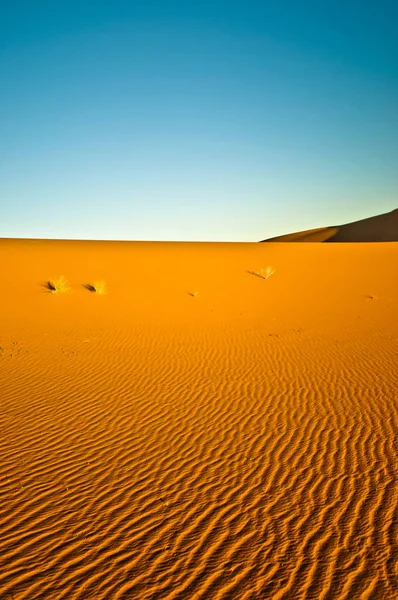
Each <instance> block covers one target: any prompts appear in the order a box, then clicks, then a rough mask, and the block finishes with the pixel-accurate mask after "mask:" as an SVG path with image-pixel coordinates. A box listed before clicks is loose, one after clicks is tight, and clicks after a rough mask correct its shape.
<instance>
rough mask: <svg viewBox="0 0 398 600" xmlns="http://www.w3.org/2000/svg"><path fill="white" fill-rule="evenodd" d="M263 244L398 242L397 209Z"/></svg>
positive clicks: (289, 234)
mask: <svg viewBox="0 0 398 600" xmlns="http://www.w3.org/2000/svg"><path fill="white" fill-rule="evenodd" d="M263 241H265V242H398V208H396V209H395V210H393V211H391V212H389V213H384V214H382V215H376V216H375V217H369V218H367V219H361V220H360V221H354V222H353V223H346V224H345V225H333V226H332V227H320V228H319V229H308V230H307V231H299V232H297V233H288V234H287V235H280V236H278V237H274V238H270V239H268V240H263Z"/></svg>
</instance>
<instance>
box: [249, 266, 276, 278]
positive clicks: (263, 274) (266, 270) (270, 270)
mask: <svg viewBox="0 0 398 600" xmlns="http://www.w3.org/2000/svg"><path fill="white" fill-rule="evenodd" d="M248 273H250V275H256V277H260V278H261V279H269V277H271V275H273V274H274V273H275V269H274V267H271V266H268V267H263V268H262V269H259V270H258V271H248Z"/></svg>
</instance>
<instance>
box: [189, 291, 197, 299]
mask: <svg viewBox="0 0 398 600" xmlns="http://www.w3.org/2000/svg"><path fill="white" fill-rule="evenodd" d="M188 294H189V295H190V296H192V298H197V296H198V294H199V292H188Z"/></svg>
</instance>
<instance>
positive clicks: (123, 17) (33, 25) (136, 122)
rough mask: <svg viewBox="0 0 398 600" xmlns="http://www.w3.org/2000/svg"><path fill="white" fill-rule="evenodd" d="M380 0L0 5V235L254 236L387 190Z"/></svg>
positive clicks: (392, 113)
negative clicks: (377, 0)
mask: <svg viewBox="0 0 398 600" xmlns="http://www.w3.org/2000/svg"><path fill="white" fill-rule="evenodd" d="M397 22H398V4H397V2H396V0H391V1H389V0H380V1H379V2H377V3H376V2H374V1H372V2H370V1H367V0H362V1H359V0H358V1H354V0H345V1H344V2H343V1H339V0H324V1H323V2H319V1H315V0H314V1H312V0H311V1H309V0H300V1H298V0H297V1H289V0H287V1H285V2H280V1H275V2H274V1H269V2H267V1H266V0H262V1H250V0H246V1H241V2H234V1H233V0H230V1H225V2H224V1H220V0H213V1H207V0H202V1H201V2H198V1H197V0H196V1H194V2H190V1H189V0H185V1H181V2H178V1H176V2H171V1H163V2H150V1H147V2H133V1H132V0H131V1H128V2H127V1H126V2H122V1H119V0H114V1H112V2H111V1H109V0H107V1H106V2H105V1H101V0H96V1H94V0H93V1H91V0H90V1H84V0H81V1H80V2H76V1H75V0H69V1H68V2H66V1H64V0H58V1H55V0H53V1H50V0H48V1H46V2H44V1H42V0H35V1H34V2H33V1H32V0H29V1H25V2H24V1H19V0H3V1H2V2H1V3H0V90H1V92H0V237H47V238H87V239H153V240H203V241H209V240H220V241H228V240H229V241H257V240H260V239H264V238H265V237H270V236H273V235H277V234H282V233H287V232H290V231H296V230H300V229H307V228H312V227H318V226H323V225H333V224H339V223H344V222H348V221H352V220H356V219H360V218H363V217H367V216H371V215H373V214H378V213H381V212H386V211H389V210H392V209H393V208H395V207H397V206H398V44H397V42H396V39H395V38H396V30H395V26H396V23H397Z"/></svg>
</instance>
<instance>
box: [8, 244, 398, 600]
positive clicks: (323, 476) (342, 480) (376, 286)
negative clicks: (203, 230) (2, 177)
mask: <svg viewBox="0 0 398 600" xmlns="http://www.w3.org/2000/svg"><path fill="white" fill-rule="evenodd" d="M0 259H1V264H2V270H1V274H0V285H1V295H0V346H1V350H0V390H1V392H0V394H1V404H0V415H1V439H2V444H1V463H0V530H1V535H0V565H1V568H0V598H1V599H2V600H11V599H14V600H34V599H47V598H48V599H51V600H54V599H56V600H61V599H65V600H77V599H81V600H86V599H95V600H101V599H107V600H109V599H163V598H164V599H167V600H177V599H178V600H182V599H190V600H191V599H193V600H194V599H195V598H201V599H209V600H210V599H211V600H221V599H228V600H229V599H235V598H236V599H239V600H249V599H269V598H272V599H275V600H277V599H288V598H289V599H292V600H293V599H294V600H299V599H305V600H307V599H308V600H309V599H314V600H315V599H316V600H332V599H333V600H335V599H346V600H353V599H363V600H365V599H376V598H377V599H379V598H380V599H383V600H390V599H391V600H392V599H394V598H395V597H396V594H395V592H396V589H397V587H396V586H397V578H398V567H397V562H396V557H397V551H398V547H397V545H398V542H397V540H398V520H397V515H398V500H397V499H398V483H397V461H396V446H394V443H395V441H394V440H396V437H394V436H396V433H397V426H398V410H397V397H398V377H397V372H398V370H397V355H398V346H397V341H398V321H397V319H396V315H397V302H398V283H397V278H396V265H397V259H398V245H397V244H394V243H386V244H347V245H346V244H341V245H340V244H331V245H328V244H302V245H291V244H279V243H278V244H272V243H270V244H179V243H174V244H171V243H170V244H166V243H128V242H126V243H123V242H62V241H36V240H0ZM268 265H270V266H273V267H274V268H275V273H274V274H273V275H272V276H271V277H269V278H268V279H262V278H261V277H256V276H253V274H251V273H250V271H251V272H260V269H261V268H264V267H267V266H268ZM61 274H62V275H65V276H66V277H67V278H68V280H69V284H70V287H71V289H72V291H71V292H70V293H65V294H59V295H57V294H51V293H48V288H46V287H45V286H44V284H45V282H46V281H48V280H49V279H50V278H51V277H52V276H53V275H61ZM96 280H105V281H106V283H107V287H108V293H107V294H105V295H101V296H100V295H97V294H95V293H92V292H90V291H89V289H88V288H87V287H84V286H90V285H93V282H94V281H96Z"/></svg>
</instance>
